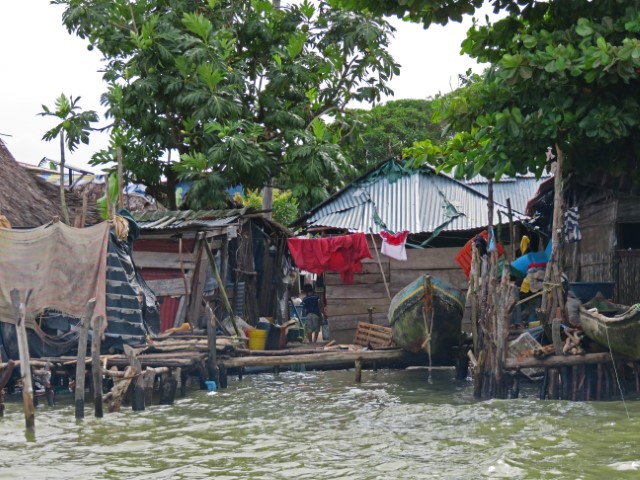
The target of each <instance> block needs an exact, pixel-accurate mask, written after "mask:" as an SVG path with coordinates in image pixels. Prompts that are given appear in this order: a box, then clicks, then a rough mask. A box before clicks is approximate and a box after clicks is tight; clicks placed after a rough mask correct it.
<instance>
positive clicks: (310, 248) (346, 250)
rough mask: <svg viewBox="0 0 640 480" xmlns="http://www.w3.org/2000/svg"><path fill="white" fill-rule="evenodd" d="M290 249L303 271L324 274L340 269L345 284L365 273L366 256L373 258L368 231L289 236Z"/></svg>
mask: <svg viewBox="0 0 640 480" xmlns="http://www.w3.org/2000/svg"><path fill="white" fill-rule="evenodd" d="M288 243H289V251H290V252H291V255H292V256H293V260H294V261H295V262H296V265H297V266H298V268H299V269H300V270H306V271H307V272H311V273H315V274H320V273H323V272H325V271H327V270H331V271H333V272H338V273H340V275H341V276H342V281H343V282H344V283H353V274H354V273H360V272H362V259H364V258H373V257H372V256H371V253H370V252H369V247H368V246H367V237H366V236H365V234H364V233H354V234H351V235H340V236H337V237H327V238H289V239H288Z"/></svg>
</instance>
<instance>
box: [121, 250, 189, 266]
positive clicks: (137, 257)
mask: <svg viewBox="0 0 640 480" xmlns="http://www.w3.org/2000/svg"><path fill="white" fill-rule="evenodd" d="M133 262H134V263H135V264H136V267H139V268H142V269H144V268H165V269H172V270H180V256H179V255H178V253H177V252H176V253H172V252H144V251H134V252H133ZM182 264H183V266H184V269H185V270H193V268H194V267H195V260H194V258H193V255H191V254H190V253H186V252H185V253H184V254H183V259H182Z"/></svg>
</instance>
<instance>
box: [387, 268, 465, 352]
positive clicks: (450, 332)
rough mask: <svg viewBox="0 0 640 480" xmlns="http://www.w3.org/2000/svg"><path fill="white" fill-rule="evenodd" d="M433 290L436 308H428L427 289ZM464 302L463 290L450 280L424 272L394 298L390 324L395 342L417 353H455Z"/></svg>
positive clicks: (458, 340) (460, 328)
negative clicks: (424, 273)
mask: <svg viewBox="0 0 640 480" xmlns="http://www.w3.org/2000/svg"><path fill="white" fill-rule="evenodd" d="M429 289H431V291H432V302H431V308H432V311H426V308H427V307H428V305H427V303H426V302H425V292H426V291H428V290H429ZM464 303H465V298H464V296H463V295H462V292H460V290H459V289H457V288H456V287H454V286H453V285H452V284H450V283H449V282H445V281H443V280H440V279H438V278H435V277H432V276H430V275H421V276H420V277H418V278H417V279H415V280H414V281H413V282H411V283H410V284H408V285H407V286H406V287H404V288H403V289H402V290H400V291H399V292H398V293H397V294H396V295H395V297H393V299H392V300H391V304H390V306H389V324H390V325H391V329H392V332H393V339H394V341H395V343H396V344H397V345H399V346H400V347H402V348H404V349H405V350H408V351H410V352H414V353H417V352H420V351H427V352H428V351H430V353H431V355H432V356H440V357H447V358H448V357H450V356H452V355H453V354H454V353H455V350H454V349H455V347H457V346H458V344H459V342H460V334H461V332H462V315H463V313H464ZM430 322H433V324H432V325H431V339H430V340H429V334H428V328H429V324H430Z"/></svg>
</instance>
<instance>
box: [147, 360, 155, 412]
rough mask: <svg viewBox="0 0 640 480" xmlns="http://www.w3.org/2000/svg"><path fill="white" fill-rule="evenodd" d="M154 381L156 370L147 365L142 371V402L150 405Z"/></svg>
mask: <svg viewBox="0 0 640 480" xmlns="http://www.w3.org/2000/svg"><path fill="white" fill-rule="evenodd" d="M155 383H156V371H155V369H153V368H149V367H147V369H146V370H145V372H144V404H145V405H151V402H152V401H153V386H154V385H155Z"/></svg>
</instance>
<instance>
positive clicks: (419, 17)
mask: <svg viewBox="0 0 640 480" xmlns="http://www.w3.org/2000/svg"><path fill="white" fill-rule="evenodd" d="M334 3H335V4H339V5H341V6H342V7H344V8H350V9H353V10H363V9H367V10H368V11H370V12H372V13H374V14H378V15H395V16H397V17H399V18H404V19H406V20H410V21H413V22H422V24H423V25H424V26H425V28H427V27H429V26H430V25H431V24H432V23H437V24H440V25H446V24H447V23H449V21H454V22H460V21H462V18H463V16H464V15H472V14H473V13H475V11H476V10H477V9H478V8H480V7H481V6H482V5H483V4H484V3H485V0H336V1H335V2H334ZM486 3H489V4H490V5H492V6H493V9H494V11H495V12H498V11H500V10H506V11H507V12H509V13H510V14H512V15H516V16H517V15H526V14H527V12H528V11H529V10H530V9H532V8H534V7H535V5H536V0H488V1H487V2H486Z"/></svg>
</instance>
